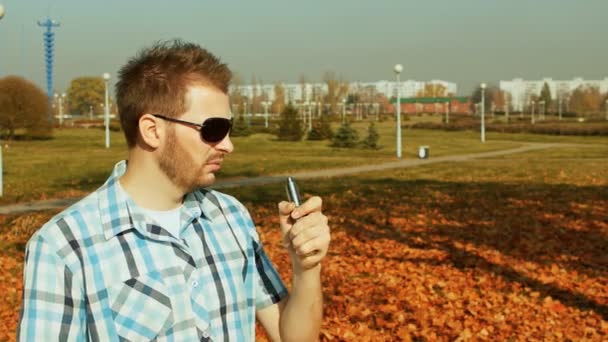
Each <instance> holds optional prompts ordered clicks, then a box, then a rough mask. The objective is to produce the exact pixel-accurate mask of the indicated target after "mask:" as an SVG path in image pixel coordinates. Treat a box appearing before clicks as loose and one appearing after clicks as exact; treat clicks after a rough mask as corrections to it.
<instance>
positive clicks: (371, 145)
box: [361, 122, 380, 150]
mask: <svg viewBox="0 0 608 342" xmlns="http://www.w3.org/2000/svg"><path fill="white" fill-rule="evenodd" d="M378 140H380V134H378V130H377V129H376V124H374V123H373V122H371V123H370V124H369V127H368V128H367V137H365V139H363V141H362V142H361V143H362V144H363V147H364V148H366V149H370V150H377V149H379V148H380V146H379V145H378Z"/></svg>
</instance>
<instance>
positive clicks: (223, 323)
mask: <svg viewBox="0 0 608 342" xmlns="http://www.w3.org/2000/svg"><path fill="white" fill-rule="evenodd" d="M231 76H232V74H231V71H230V70H229V69H228V67H227V66H226V65H225V64H222V63H221V62H220V60H219V59H218V58H216V57H215V56H214V55H213V54H211V53H209V52H208V51H206V50H204V49H203V48H201V47H200V46H198V45H196V44H191V43H185V42H182V41H169V42H164V43H158V44H156V45H154V46H152V47H151V48H148V49H146V50H143V51H141V52H140V53H139V54H138V55H137V56H136V57H135V58H133V59H131V60H130V61H128V63H127V64H126V65H125V66H124V67H123V68H122V69H121V70H120V73H119V80H118V82H117V84H116V100H117V103H118V111H119V114H120V122H121V125H122V129H123V131H124V133H125V137H126V139H127V143H128V147H129V151H128V152H129V154H128V161H120V162H119V163H118V164H116V166H115V167H114V171H113V172H112V174H111V176H110V178H109V179H108V180H107V181H106V183H105V184H104V185H103V186H102V187H100V188H99V189H98V190H96V191H95V192H94V193H92V194H90V195H89V196H87V197H86V198H84V199H83V200H81V201H80V202H78V203H76V204H75V205H73V206H72V207H70V208H68V209H66V210H65V211H63V212H62V213H60V214H59V215H57V216H55V217H54V218H53V219H52V220H51V221H49V222H48V223H47V224H45V225H44V226H43V227H42V228H41V229H40V230H39V231H38V232H36V233H35V234H34V235H33V236H32V237H31V239H30V241H29V242H28V244H27V248H26V253H25V272H24V289H23V306H22V309H21V319H20V322H19V327H18V336H19V340H22V341H66V340H69V341H75V340H77V341H81V340H90V341H119V340H121V341H122V340H130V341H147V340H158V341H199V340H203V341H207V340H213V341H252V340H254V338H255V319H256V318H257V319H258V320H259V321H260V322H261V324H262V326H263V327H264V328H265V330H266V332H267V333H268V335H269V336H270V337H271V339H272V340H274V341H279V340H289V341H309V340H316V339H318V336H319V330H320V324H321V315H322V293H321V282H320V272H321V265H320V262H321V260H322V259H323V258H324V257H325V255H326V254H327V249H328V246H329V241H330V235H329V227H328V224H327V218H326V217H325V216H324V215H323V214H322V212H321V199H320V198H319V197H312V198H310V199H309V200H308V201H306V202H304V203H303V204H302V205H301V206H300V207H298V208H297V209H296V210H294V208H295V204H294V203H291V202H286V201H283V202H281V203H279V204H278V215H279V221H280V227H277V229H282V232H283V234H284V236H285V238H284V244H285V246H286V248H287V250H288V253H289V255H290V257H291V260H292V268H293V281H292V284H293V286H292V291H291V294H289V293H288V291H287V289H286V287H285V285H284V284H283V282H282V281H281V278H280V277H279V274H278V273H277V271H276V270H275V268H274V266H273V265H272V264H271V262H270V260H269V259H268V257H267V256H266V253H265V252H264V249H263V247H262V244H261V242H260V240H259V236H258V234H257V232H256V228H255V226H254V223H253V222H252V220H251V218H250V216H249V213H248V212H247V209H245V207H244V206H243V205H242V204H241V203H240V202H238V201H237V200H236V199H235V198H233V197H231V196H228V195H226V194H223V193H220V192H217V191H213V190H209V189H206V188H205V187H207V186H209V185H211V184H213V182H214V181H215V173H216V172H217V171H219V170H220V166H221V164H222V161H223V160H224V157H225V156H226V155H227V154H229V153H230V152H232V150H233V148H234V147H233V145H232V142H231V140H230V129H231V127H232V117H231V113H230V104H229V101H228V95H227V92H228V85H229V82H230V79H231Z"/></svg>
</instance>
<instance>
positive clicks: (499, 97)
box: [492, 89, 507, 112]
mask: <svg viewBox="0 0 608 342" xmlns="http://www.w3.org/2000/svg"><path fill="white" fill-rule="evenodd" d="M492 100H493V102H494V108H496V110H499V111H500V110H501V111H503V112H506V111H507V110H506V107H505V106H506V105H507V94H506V93H505V92H504V91H502V90H500V89H496V92H495V93H494V94H493V96H492Z"/></svg>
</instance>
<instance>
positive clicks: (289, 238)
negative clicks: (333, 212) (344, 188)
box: [279, 196, 330, 272]
mask: <svg viewBox="0 0 608 342" xmlns="http://www.w3.org/2000/svg"><path fill="white" fill-rule="evenodd" d="M322 204H323V203H322V200H321V197H317V196H315V197H312V198H310V199H308V201H306V202H304V203H303V204H302V205H300V206H299V207H298V208H296V206H295V204H294V203H292V202H286V201H283V202H281V203H279V221H280V223H281V230H282V231H283V243H284V245H285V246H286V247H287V250H288V251H289V255H290V256H291V261H292V264H293V267H294V272H302V271H306V270H309V269H311V268H314V267H315V266H317V265H318V264H319V262H321V260H322V259H323V258H324V257H325V255H326V254H327V249H328V248H329V241H330V236H329V226H328V225H327V217H326V216H325V215H323V213H322V212H321V207H322Z"/></svg>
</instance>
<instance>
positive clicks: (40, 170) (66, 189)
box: [0, 118, 608, 204]
mask: <svg viewBox="0 0 608 342" xmlns="http://www.w3.org/2000/svg"><path fill="white" fill-rule="evenodd" d="M421 119H424V118H414V119H413V120H421ZM427 119H428V118H427ZM367 125H368V123H367V122H355V123H354V124H353V127H355V128H356V129H357V130H358V131H359V133H360V137H361V138H363V137H365V135H366V130H367ZM378 130H379V133H380V136H381V138H380V145H382V146H383V147H382V148H381V149H380V150H375V151H370V150H362V149H336V148H332V147H329V146H328V142H327V141H302V142H278V141H276V139H275V137H274V136H272V135H269V134H255V135H252V136H250V137H239V138H234V139H233V140H234V144H235V147H236V148H235V152H234V153H233V154H232V155H230V156H229V157H227V158H226V162H225V164H224V168H223V170H222V171H221V173H220V175H219V177H220V178H224V179H225V178H230V177H252V176H259V175H271V174H280V173H287V172H295V171H303V170H318V169H322V168H335V167H346V166H354V165H363V164H377V163H382V162H388V161H394V160H396V157H395V141H394V140H395V138H394V137H395V133H394V131H395V128H394V122H393V121H384V122H380V123H378ZM402 136H403V157H404V158H416V154H417V149H418V146H419V145H428V146H430V150H431V157H434V156H442V155H456V154H464V153H471V152H483V151H493V150H501V149H508V148H515V147H519V146H522V145H523V144H525V142H529V141H535V142H568V143H581V144H595V145H602V144H603V145H606V143H607V142H608V139H607V138H599V137H556V136H540V135H522V134H499V133H488V134H487V141H486V143H484V144H482V143H480V142H479V133H478V132H443V131H437V130H434V131H431V130H412V129H404V130H403V133H402ZM111 141H112V147H111V148H110V149H105V148H104V132H103V130H101V129H97V128H90V129H61V130H56V131H55V132H54V138H53V139H51V140H37V141H13V142H10V144H8V145H5V147H4V149H3V159H4V165H3V166H4V197H3V198H2V199H1V200H0V203H2V204H8V203H15V202H23V201H31V200H39V199H46V198H59V197H73V196H82V195H83V194H85V193H86V192H89V191H91V190H93V189H95V188H96V187H98V186H99V185H100V184H102V183H103V181H104V180H105V179H106V177H107V176H108V175H109V172H110V170H111V168H112V166H113V165H114V163H115V162H116V161H118V160H120V159H124V158H126V156H127V152H126V144H125V142H124V138H123V136H122V133H120V132H112V136H111ZM7 146H8V147H7ZM585 151H586V150H585ZM605 152H606V151H605V150H603V151H602V153H603V156H601V154H602V153H600V156H599V157H598V158H600V159H601V158H605V156H606V155H608V153H605ZM572 153H574V152H572ZM585 153H587V152H585ZM537 155H538V156H539V157H546V156H547V155H546V154H545V152H538V153H537ZM531 158H533V157H531ZM506 163H508V162H506ZM598 163H599V162H598ZM427 168H432V169H433V170H434V169H435V168H436V166H429V167H427ZM427 168H416V169H413V170H415V171H410V170H408V171H405V170H404V171H403V172H422V173H424V174H426V172H427V171H426V169H427ZM446 172H447V171H446ZM444 176H445V175H444Z"/></svg>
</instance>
